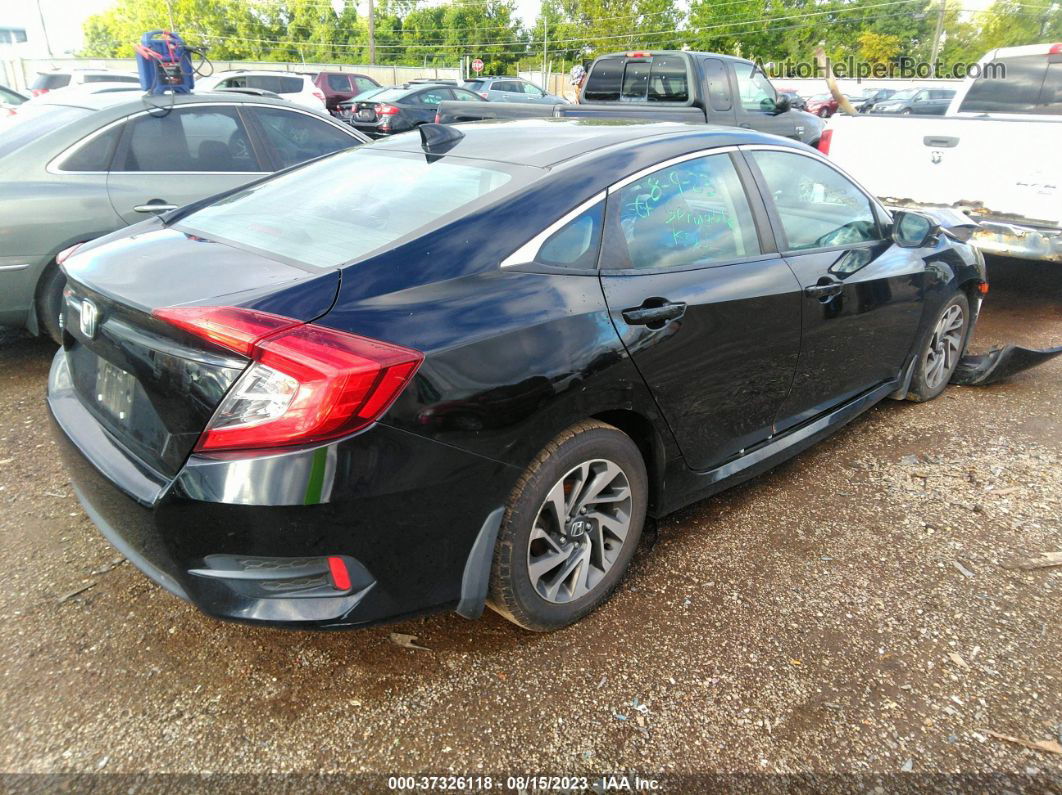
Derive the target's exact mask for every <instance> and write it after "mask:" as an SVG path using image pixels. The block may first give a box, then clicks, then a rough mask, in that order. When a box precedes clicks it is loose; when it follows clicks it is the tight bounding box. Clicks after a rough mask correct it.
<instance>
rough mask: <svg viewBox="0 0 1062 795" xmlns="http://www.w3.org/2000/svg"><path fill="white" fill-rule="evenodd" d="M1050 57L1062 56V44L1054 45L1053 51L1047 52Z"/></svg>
mask: <svg viewBox="0 0 1062 795" xmlns="http://www.w3.org/2000/svg"><path fill="white" fill-rule="evenodd" d="M1047 54H1048V55H1062V42H1059V43H1058V44H1052V45H1051V49H1050V50H1048V51H1047Z"/></svg>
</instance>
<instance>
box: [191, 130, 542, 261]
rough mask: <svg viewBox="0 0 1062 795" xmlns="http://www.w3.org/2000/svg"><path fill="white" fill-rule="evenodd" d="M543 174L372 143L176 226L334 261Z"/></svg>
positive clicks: (299, 257)
mask: <svg viewBox="0 0 1062 795" xmlns="http://www.w3.org/2000/svg"><path fill="white" fill-rule="evenodd" d="M537 176H538V174H537V170H535V169H531V168H528V167H523V166H512V165H508V164H502V163H494V162H489V163H488V162H478V161H470V160H462V159H458V158H442V159H440V160H435V161H434V162H429V160H428V159H426V158H425V157H424V156H423V155H409V154H404V153H397V152H396V153H378V152H375V151H373V150H372V147H365V148H364V149H355V150H354V151H351V152H344V153H342V154H339V155H336V156H335V157H334V158H329V159H328V160H324V161H320V162H317V163H311V164H310V165H308V166H306V167H305V168H300V169H296V170H295V171H291V172H288V173H287V174H281V175H280V176H278V177H276V178H275V179H270V180H265V181H263V182H260V183H258V184H256V185H254V186H252V187H249V188H246V189H245V190H243V191H240V192H238V193H235V194H232V195H230V196H227V197H226V198H225V199H223V200H222V201H220V202H218V203H216V204H212V205H210V206H209V207H204V208H203V209H201V210H198V211H196V212H194V213H192V214H191V215H189V216H188V217H187V218H185V219H183V220H182V221H181V222H179V223H178V224H177V228H179V229H186V230H187V231H189V232H191V233H193V234H197V235H199V236H202V237H207V238H213V237H216V238H219V239H222V240H225V241H226V242H229V243H232V244H235V245H238V246H239V245H242V246H247V247H249V248H251V249H255V250H258V251H265V252H268V253H269V255H270V256H274V257H275V256H280V257H286V258H288V259H292V260H295V261H296V262H301V263H304V264H306V265H310V266H313V267H319V268H333V267H336V266H338V265H342V264H344V263H348V262H352V261H354V260H358V259H361V258H363V257H365V256H366V255H368V254H371V253H373V252H380V251H384V250H387V249H389V248H392V247H393V246H395V245H398V244H399V243H400V242H402V241H403V240H408V239H412V238H413V237H414V236H416V235H422V234H424V233H426V232H427V231H428V230H430V229H435V228H438V227H439V226H441V225H442V224H445V223H447V222H448V221H450V220H452V219H454V218H456V217H458V216H459V215H462V214H468V213H473V212H476V211H477V210H479V209H481V208H483V207H486V206H488V205H489V204H492V203H495V202H497V201H499V193H500V192H501V191H503V190H507V189H509V184H510V183H514V182H515V183H518V184H520V185H523V184H526V183H527V182H528V181H529V180H531V179H533V178H535V177H537ZM366 185H371V186H373V188H374V189H373V190H371V191H367V190H366V189H365V186H366ZM394 265H395V267H396V268H403V267H410V268H415V267H417V264H416V263H406V262H395V263H394Z"/></svg>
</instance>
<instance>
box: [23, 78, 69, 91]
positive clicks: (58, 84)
mask: <svg viewBox="0 0 1062 795" xmlns="http://www.w3.org/2000/svg"><path fill="white" fill-rule="evenodd" d="M68 85H70V75H37V79H36V80H34V81H33V85H32V86H30V88H46V89H48V90H49V91H51V90H53V89H56V88H63V87H64V86H68Z"/></svg>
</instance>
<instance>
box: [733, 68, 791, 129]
mask: <svg viewBox="0 0 1062 795" xmlns="http://www.w3.org/2000/svg"><path fill="white" fill-rule="evenodd" d="M731 64H732V67H733V78H734V92H735V94H736V96H737V102H736V111H737V123H738V125H739V126H741V127H748V128H750V129H753V130H759V131H760V132H765V133H770V134H771V135H781V136H783V137H785V138H795V139H796V140H800V135H798V134H797V130H796V122H795V121H794V118H795V116H796V114H795V113H792V112H788V113H775V112H774V108H775V105H776V104H777V102H778V94H777V92H776V91H775V90H774V86H772V85H771V81H770V80H768V79H767V75H765V74H764V73H763V72H762V71H760V70H759V68H757V67H756V65H755V64H751V63H744V62H742V61H732V62H731Z"/></svg>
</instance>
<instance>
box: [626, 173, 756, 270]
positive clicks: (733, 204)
mask: <svg viewBox="0 0 1062 795" xmlns="http://www.w3.org/2000/svg"><path fill="white" fill-rule="evenodd" d="M609 205H610V208H609V213H610V219H612V220H610V222H609V223H610V225H611V224H614V223H618V226H619V234H618V235H612V236H610V246H611V245H612V242H613V240H612V239H613V238H616V239H620V238H621V239H622V247H623V248H624V249H625V251H614V250H610V251H609V252H608V253H607V255H606V259H605V262H606V263H607V264H606V266H605V267H609V268H614V267H629V268H637V269H643V268H679V267H689V266H700V265H718V264H724V263H727V262H731V261H734V260H738V259H742V258H744V257H750V256H753V255H755V254H759V253H760V246H759V240H758V238H757V235H756V226H755V223H754V222H753V219H752V212H751V210H750V209H749V204H748V199H747V198H746V196H745V190H744V188H743V187H742V185H741V180H740V179H739V178H738V174H737V170H736V169H735V168H734V164H733V162H732V161H731V159H730V156H729V155H726V154H719V155H708V156H705V157H700V158H696V159H694V160H686V161H684V162H682V163H678V164H676V165H673V166H669V167H667V168H663V169H661V170H659V171H656V172H653V173H652V174H649V175H648V176H645V177H642V178H641V179H639V180H637V181H636V182H632V183H631V184H629V185H625V186H624V187H622V188H620V189H619V190H618V191H616V192H615V193H614V194H613V195H612V196H611V197H610V198H609ZM611 228H615V227H614V226H612V227H611Z"/></svg>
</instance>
